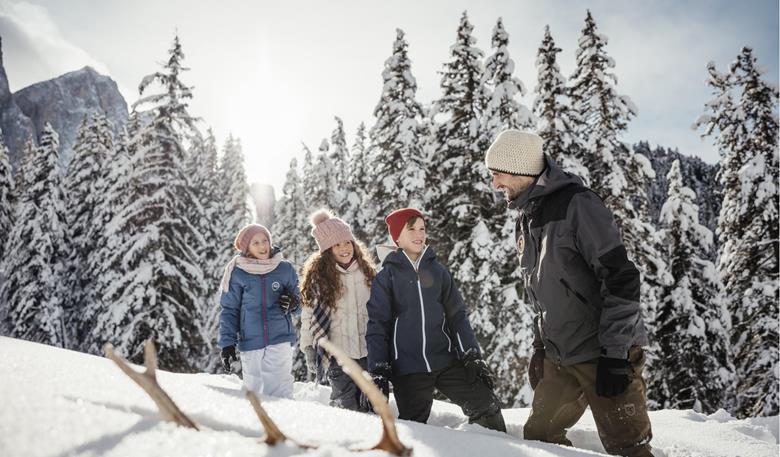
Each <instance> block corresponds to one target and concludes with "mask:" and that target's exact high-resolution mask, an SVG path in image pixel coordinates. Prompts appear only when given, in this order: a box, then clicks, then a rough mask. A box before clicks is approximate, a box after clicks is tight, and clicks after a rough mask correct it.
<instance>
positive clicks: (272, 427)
mask: <svg viewBox="0 0 780 457" xmlns="http://www.w3.org/2000/svg"><path fill="white" fill-rule="evenodd" d="M246 398H248V399H249V403H251V404H252V408H254V410H255V413H256V414H257V418H258V419H260V422H261V423H262V424H263V428H264V429H265V438H263V441H264V442H265V444H267V445H269V446H275V445H276V443H279V442H284V441H287V440H289V441H290V442H291V443H293V444H295V445H296V446H298V447H300V448H304V449H316V448H317V446H312V445H309V444H303V443H299V442H297V441H295V440H294V439H292V438H290V437H288V436H287V435H285V434H284V433H282V431H281V430H279V427H277V426H276V423H275V422H274V421H273V420H272V419H271V416H269V415H268V413H267V412H266V410H265V408H263V405H262V404H261V403H260V399H259V398H257V395H255V394H254V393H252V392H251V391H247V392H246Z"/></svg>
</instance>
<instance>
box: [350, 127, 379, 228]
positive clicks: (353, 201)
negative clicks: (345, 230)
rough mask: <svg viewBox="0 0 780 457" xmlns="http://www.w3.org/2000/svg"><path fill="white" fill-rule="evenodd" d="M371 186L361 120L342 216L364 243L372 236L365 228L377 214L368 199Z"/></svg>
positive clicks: (351, 158) (353, 149) (364, 133)
mask: <svg viewBox="0 0 780 457" xmlns="http://www.w3.org/2000/svg"><path fill="white" fill-rule="evenodd" d="M371 186H372V182H371V171H370V168H369V164H368V155H367V154H366V125H365V124H364V123H362V122H361V123H360V125H359V126H358V129H357V132H356V134H355V143H354V144H353V145H352V153H351V154H350V159H349V181H348V183H347V196H346V205H347V209H346V211H344V216H343V217H344V220H345V221H346V222H347V223H348V224H350V226H352V233H353V234H354V235H355V237H356V238H357V239H358V240H361V241H362V242H364V243H370V242H371V239H372V237H371V236H370V235H369V234H368V231H367V229H368V227H369V226H370V225H371V224H372V223H374V219H375V218H377V217H378V216H379V214H378V212H377V210H375V209H374V205H373V204H372V202H371V201H370V200H369V199H368V190H369V189H370V188H371Z"/></svg>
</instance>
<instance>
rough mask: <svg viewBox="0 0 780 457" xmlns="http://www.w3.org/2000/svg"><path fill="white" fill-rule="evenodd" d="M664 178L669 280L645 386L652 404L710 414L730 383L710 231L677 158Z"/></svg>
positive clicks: (725, 317)
mask: <svg viewBox="0 0 780 457" xmlns="http://www.w3.org/2000/svg"><path fill="white" fill-rule="evenodd" d="M667 181H668V183H669V191H668V197H667V199H666V202H665V203H664V205H663V208H662V210H661V216H660V223H661V224H662V226H663V230H662V236H663V241H664V251H665V252H664V254H665V256H666V257H667V258H668V259H669V261H668V263H669V268H670V270H671V273H672V277H673V278H674V280H673V282H672V284H671V285H669V286H667V287H665V288H663V293H662V294H661V299H660V301H659V304H658V309H657V310H656V312H655V322H654V327H655V329H656V331H655V338H654V342H653V349H654V350H655V351H657V354H658V355H659V357H658V359H657V360H656V362H655V364H654V367H653V370H650V371H649V372H648V389H649V390H650V391H651V392H653V395H652V396H651V398H652V399H653V400H654V402H655V403H656V404H655V405H654V406H655V407H656V408H660V409H669V408H672V409H693V410H695V411H697V412H703V413H706V414H710V413H713V412H715V411H716V410H717V409H719V408H723V407H725V406H726V404H725V403H726V400H727V399H728V398H729V392H728V391H729V388H730V386H731V383H732V382H733V365H732V364H731V360H730V357H729V341H728V333H727V332H728V328H729V327H730V322H729V320H730V319H729V314H728V310H727V309H726V307H725V303H724V302H723V300H722V295H721V284H720V280H719V279H718V275H717V271H716V270H715V265H714V264H713V263H712V262H710V261H709V260H707V252H708V250H709V249H710V245H711V243H712V232H711V231H710V230H709V229H708V228H706V227H704V226H703V225H701V224H700V223H699V208H698V206H697V205H696V203H695V202H696V199H697V197H696V194H695V193H694V191H693V190H691V189H690V188H688V187H685V186H684V184H683V178H682V173H681V171H680V161H679V160H675V161H674V162H673V163H672V167H671V169H670V170H669V174H668V175H667Z"/></svg>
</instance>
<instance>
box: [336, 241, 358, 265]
mask: <svg viewBox="0 0 780 457" xmlns="http://www.w3.org/2000/svg"><path fill="white" fill-rule="evenodd" d="M331 249H332V250H333V257H335V258H336V261H337V262H339V263H343V264H347V263H349V261H350V260H352V256H353V255H354V254H355V248H354V247H353V246H352V241H350V240H347V241H342V242H341V243H338V244H336V245H334V246H333V247H332V248H331Z"/></svg>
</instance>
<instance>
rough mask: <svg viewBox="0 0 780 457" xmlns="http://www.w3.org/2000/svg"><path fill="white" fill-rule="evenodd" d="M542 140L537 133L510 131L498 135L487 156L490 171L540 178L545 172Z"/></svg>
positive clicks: (486, 160) (486, 161) (486, 163)
mask: <svg viewBox="0 0 780 457" xmlns="http://www.w3.org/2000/svg"><path fill="white" fill-rule="evenodd" d="M542 143H543V141H542V138H541V137H540V136H539V135H536V134H535V133H530V132H521V131H520V130H515V129H509V130H504V131H503V132H501V133H499V134H498V137H496V140H495V141H494V142H493V144H491V145H490V147H489V148H488V150H487V153H486V154H485V165H487V167H488V169H489V170H492V171H500V172H502V173H509V174H511V175H520V176H534V177H536V176H539V175H540V174H542V172H543V171H544V165H545V163H544V152H542Z"/></svg>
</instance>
